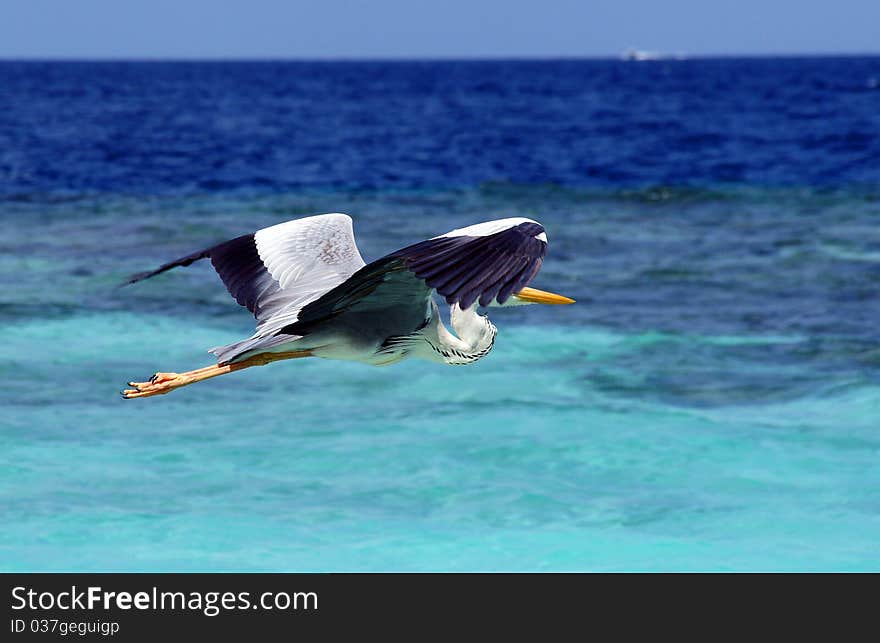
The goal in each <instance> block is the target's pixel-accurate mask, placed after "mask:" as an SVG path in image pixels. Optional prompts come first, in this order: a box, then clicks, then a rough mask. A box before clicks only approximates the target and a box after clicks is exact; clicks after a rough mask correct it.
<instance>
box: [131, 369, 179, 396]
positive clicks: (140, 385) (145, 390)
mask: <svg viewBox="0 0 880 643" xmlns="http://www.w3.org/2000/svg"><path fill="white" fill-rule="evenodd" d="M186 384H189V381H188V380H187V379H186V378H184V377H182V376H181V375H180V374H179V373H156V374H154V375H153V377H151V378H150V379H149V381H147V382H129V383H128V385H129V386H131V387H132V388H127V389H125V390H124V391H122V397H124V398H125V399H127V400H130V399H132V398H135V397H151V396H153V395H165V394H166V393H170V392H171V391H173V390H174V389H176V388H179V387H181V386H184V385H186Z"/></svg>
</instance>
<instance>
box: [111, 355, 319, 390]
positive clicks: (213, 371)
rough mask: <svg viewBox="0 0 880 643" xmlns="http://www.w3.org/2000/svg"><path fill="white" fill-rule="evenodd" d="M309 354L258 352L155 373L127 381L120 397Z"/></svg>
mask: <svg viewBox="0 0 880 643" xmlns="http://www.w3.org/2000/svg"><path fill="white" fill-rule="evenodd" d="M311 354H312V351H310V350H304V351H288V352H285V353H260V354H259V355H254V356H253V357H249V358H247V359H245V360H242V361H240V362H235V363H233V364H224V365H222V366H221V365H219V364H214V365H213V366H205V367H204V368H197V369H196V370H194V371H187V372H186V373H156V374H155V375H153V377H151V378H150V379H149V381H147V382H129V383H128V385H129V386H131V387H132V388H127V389H125V390H124V391H122V397H124V398H125V399H126V400H131V399H134V398H136V397H152V396H153V395H164V394H165V393H170V392H171V391H173V390H174V389H177V388H180V387H181V386H186V385H188V384H193V383H195V382H201V381H202V380H207V379H210V378H212V377H217V376H218V375H226V373H232V372H233V371H240V370H242V369H245V368H250V367H251V366H264V365H266V364H271V363H272V362H277V361H280V360H283V359H297V358H300V357H310V356H311Z"/></svg>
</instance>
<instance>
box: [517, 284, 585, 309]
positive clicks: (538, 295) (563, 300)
mask: <svg viewBox="0 0 880 643" xmlns="http://www.w3.org/2000/svg"><path fill="white" fill-rule="evenodd" d="M573 303H574V299H569V298H568V297H563V296H562V295H557V294H556V293H552V292H546V291H544V290H538V289H537V288H523V289H522V290H520V291H519V292H515V293H513V294H512V295H511V296H510V298H509V299H508V300H507V301H506V302H504V303H503V304H501V305H502V306H524V305H527V304H554V305H558V304H573Z"/></svg>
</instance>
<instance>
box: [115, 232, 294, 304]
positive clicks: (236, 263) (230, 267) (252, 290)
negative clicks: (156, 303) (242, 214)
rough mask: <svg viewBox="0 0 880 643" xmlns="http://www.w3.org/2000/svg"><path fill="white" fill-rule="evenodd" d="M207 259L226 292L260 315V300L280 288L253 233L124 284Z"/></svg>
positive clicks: (195, 253)
mask: <svg viewBox="0 0 880 643" xmlns="http://www.w3.org/2000/svg"><path fill="white" fill-rule="evenodd" d="M208 258H210V259H211V265H213V266H214V269H215V270H216V271H217V274H218V275H220V279H221V280H223V285H224V286H226V290H228V291H229V294H230V295H232V296H233V297H234V298H235V301H237V302H238V303H239V304H241V305H242V306H244V307H245V308H247V309H248V310H249V311H251V312H252V313H253V314H254V316H255V317H256V318H257V319H259V318H260V306H259V302H260V301H265V300H267V299H270V298H271V296H272V295H274V294H276V293H278V291H280V290H281V287H280V285H279V284H278V282H277V281H276V280H275V279H273V278H272V275H270V274H269V271H268V270H266V266H265V265H264V264H263V262H262V260H261V259H260V255H259V253H258V252H257V244H256V242H255V241H254V235H252V234H246V235H243V236H241V237H236V238H235V239H232V240H230V241H225V242H224V243H220V244H218V245H216V246H211V247H210V248H206V249H204V250H199V251H198V252H194V253H192V254H189V255H187V256H185V257H181V258H180V259H175V260H174V261H169V262H168V263H166V264H164V265H162V266H159V267H158V268H157V269H156V270H152V271H149V272H141V273H138V274H136V275H133V276H132V277H131V278H130V279H129V280H128V281H127V282H126V283H129V284H133V283H135V282H137V281H141V280H143V279H148V278H150V277H154V276H156V275H158V274H160V273H163V272H165V271H167V270H171V269H172V268H177V267H179V266H188V265H190V264H192V263H194V262H196V261H198V260H199V259H208Z"/></svg>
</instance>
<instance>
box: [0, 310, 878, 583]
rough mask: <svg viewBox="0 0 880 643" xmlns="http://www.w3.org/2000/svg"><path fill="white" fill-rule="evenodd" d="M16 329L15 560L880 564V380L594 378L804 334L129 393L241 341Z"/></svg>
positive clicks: (54, 324)
mask: <svg viewBox="0 0 880 643" xmlns="http://www.w3.org/2000/svg"><path fill="white" fill-rule="evenodd" d="M3 330H4V336H6V337H10V338H12V339H11V343H10V344H7V345H6V346H5V348H4V351H10V350H11V351H12V354H13V355H15V356H16V359H15V360H14V363H13V365H12V367H11V368H10V366H8V365H7V366H4V379H5V381H6V382H7V390H6V391H4V397H5V402H6V403H5V405H4V406H5V409H6V411H5V413H4V416H5V417H4V421H3V433H2V439H3V442H2V444H3V468H2V477H0V490H2V494H0V504H2V507H3V515H4V528H3V530H2V536H0V557H2V561H3V568H4V570H6V571H11V570H28V571H36V570H97V571H110V570H113V571H122V570H126V571H128V570H131V571H144V570H193V571H195V570H264V571H270V570H272V571H278V570H285V571H305V570H310V571H331V570H333V571H341V570H637V569H638V570H706V569H712V570H745V569H791V570H807V569H818V570H828V569H836V570H858V569H877V557H876V553H877V542H878V537H880V512H878V509H880V493H878V489H880V470H878V466H877V457H878V453H880V438H878V436H877V432H876V418H877V414H878V412H880V387H877V386H859V385H848V383H846V382H839V383H832V382H829V383H828V385H827V387H826V388H825V389H824V390H821V391H817V392H816V394H815V395H812V396H810V397H808V398H805V399H804V398H802V399H795V400H786V401H776V402H770V403H766V404H737V405H726V406H713V407H711V408H700V407H690V408H688V407H682V406H680V405H676V404H670V403H666V402H664V401H662V400H659V399H651V396H640V395H627V394H625V393H624V394H621V393H609V392H607V391H603V390H602V386H597V385H596V383H595V382H594V381H593V379H594V378H595V377H596V376H597V375H598V374H605V375H604V376H605V377H611V376H613V377H615V378H617V379H619V380H621V381H625V382H627V383H628V385H629V386H632V387H636V386H639V385H640V383H643V382H644V380H645V379H646V378H650V377H652V376H657V375H658V373H657V372H654V371H653V369H650V370H649V372H648V373H645V372H644V370H643V369H640V368H638V367H635V365H636V364H638V362H639V359H638V356H639V355H640V354H642V353H643V352H645V351H651V350H658V349H660V350H668V351H670V352H671V353H672V354H674V355H676V356H677V359H676V362H677V363H673V364H670V365H669V369H670V370H671V371H672V372H673V374H675V373H679V374H680V373H682V372H690V373H691V374H692V375H694V376H699V373H700V371H701V370H702V369H701V367H700V360H699V358H696V357H694V358H691V359H688V357H687V355H689V354H691V352H692V351H693V350H697V351H700V350H711V351H715V352H717V353H718V355H719V356H720V359H722V360H725V361H729V362H731V366H730V368H734V364H735V363H737V362H738V361H739V359H740V358H738V353H739V352H740V351H741V350H743V349H744V348H745V349H752V348H760V349H772V348H773V347H774V346H778V345H780V344H785V345H791V344H795V345H796V344H797V343H799V342H803V339H799V338H796V337H686V336H678V335H664V334H658V333H646V334H641V335H625V334H618V333H613V332H608V331H603V330H601V329H597V328H592V329H591V328H570V327H569V328H566V327H559V326H553V325H542V326H536V325H535V326H528V325H521V326H516V327H514V328H508V329H505V330H504V332H503V335H502V336H501V338H500V339H499V344H498V346H497V347H496V350H495V352H494V354H493V355H492V358H491V359H488V358H487V359H485V360H483V361H482V362H480V363H479V364H477V365H475V366H474V367H472V368H467V369H465V368H455V369H453V368H442V367H439V366H437V367H434V366H432V365H422V364H420V363H407V364H402V365H400V366H399V367H397V368H389V369H372V368H369V367H364V366H360V365H356V364H346V363H335V362H323V361H317V360H315V361H309V360H303V361H300V362H296V363H288V364H281V365H274V366H272V367H268V368H265V369H262V370H257V369H253V370H251V371H246V372H242V373H237V374H234V375H232V376H229V377H228V378H220V379H219V380H216V381H214V382H211V383H206V384H202V385H200V386H198V387H195V386H194V387H191V388H190V389H186V390H184V391H180V392H177V393H175V394H173V395H169V396H165V397H161V398H156V399H151V400H145V401H141V403H137V404H133V403H130V402H125V401H123V400H121V399H119V398H117V397H115V395H114V389H115V388H118V385H119V382H120V381H121V380H123V379H124V378H125V377H127V376H128V375H129V374H131V373H143V372H145V368H147V365H150V364H154V363H155V362H156V359H157V354H161V355H162V358H161V359H160V360H159V361H160V362H161V363H162V364H165V365H169V366H176V365H180V366H187V365H198V364H201V363H202V362H204V361H205V358H204V356H203V354H202V352H201V351H200V350H198V348H197V347H200V346H210V345H212V344H214V343H217V342H218V341H223V340H224V338H226V337H227V336H228V332H227V331H226V330H225V329H224V328H223V327H222V326H221V325H219V324H211V323H207V322H201V323H193V322H192V321H188V320H181V319H174V318H170V317H167V316H162V315H155V316H152V317H151V318H150V319H148V320H145V319H143V318H140V317H138V316H136V315H132V314H126V313H113V314H106V315H91V316H78V317H73V318H70V319H63V320H52V321H46V322H30V323H27V324H25V325H19V326H17V327H16V328H15V329H13V328H12V327H11V326H6V327H4V329H3ZM59 337H76V338H77V342H76V344H75V345H74V346H71V347H69V348H67V349H66V350H63V351H59V350H57V349H56V348H54V346H55V345H56V342H57V340H58V338H59ZM683 349H684V350H683ZM4 361H5V360H4ZM169 363H170V364H169ZM741 366H743V367H745V366H746V365H745V364H743V365H741ZM752 366H753V367H754V368H756V369H757V368H760V369H761V370H762V371H763V374H764V375H766V376H772V377H778V378H786V377H787V376H788V375H789V373H788V369H786V368H773V367H769V366H767V365H763V366H761V365H759V364H753V365H752ZM609 373H610V374H612V375H609ZM695 386H698V387H699V388H701V389H702V390H703V391H711V390H713V388H716V387H717V386H718V383H714V384H713V382H711V381H706V380H705V379H703V380H702V382H699V383H697V384H695ZM10 387H11V390H10Z"/></svg>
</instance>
